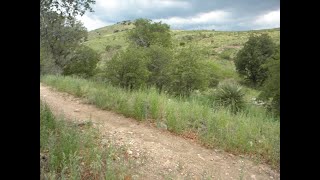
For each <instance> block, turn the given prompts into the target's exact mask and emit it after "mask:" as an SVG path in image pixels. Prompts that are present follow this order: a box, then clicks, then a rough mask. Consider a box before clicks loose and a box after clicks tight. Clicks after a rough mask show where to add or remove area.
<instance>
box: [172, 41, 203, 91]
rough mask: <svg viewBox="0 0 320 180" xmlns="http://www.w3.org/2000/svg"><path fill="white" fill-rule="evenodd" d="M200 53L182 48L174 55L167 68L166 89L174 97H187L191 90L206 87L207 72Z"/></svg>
mask: <svg viewBox="0 0 320 180" xmlns="http://www.w3.org/2000/svg"><path fill="white" fill-rule="evenodd" d="M207 70H208V69H207V68H206V64H205V61H203V59H202V56H201V53H200V51H199V50H198V49H197V48H195V47H189V48H183V49H182V50H181V51H180V52H178V53H177V54H176V55H175V58H174V61H173V63H172V64H171V65H170V67H169V68H168V71H169V72H168V73H169V79H168V85H167V87H168V89H169V91H170V92H171V93H173V94H176V95H189V94H190V92H192V91H193V90H202V89H205V88H206V87H208V83H209V82H208V72H207Z"/></svg>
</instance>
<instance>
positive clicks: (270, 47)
mask: <svg viewBox="0 0 320 180" xmlns="http://www.w3.org/2000/svg"><path fill="white" fill-rule="evenodd" d="M274 48H275V43H274V42H273V41H272V39H271V37H270V36H269V35H267V34H262V35H260V36H251V37H250V38H249V40H248V41H247V42H246V43H245V44H244V47H243V48H242V49H241V50H240V51H239V52H238V54H237V56H236V58H235V65H236V69H237V71H238V73H239V74H240V75H241V76H243V77H244V78H245V79H246V80H248V81H249V82H250V83H252V84H253V85H254V86H260V85H262V83H263V82H264V80H265V79H266V78H267V69H266V68H265V67H263V66H262V65H263V64H264V63H265V62H266V60H267V59H268V58H270V57H271V56H272V54H273V52H274Z"/></svg>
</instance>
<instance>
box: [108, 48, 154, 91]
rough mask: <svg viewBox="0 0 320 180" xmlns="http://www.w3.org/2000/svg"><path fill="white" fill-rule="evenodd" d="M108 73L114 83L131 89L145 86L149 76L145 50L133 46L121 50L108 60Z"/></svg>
mask: <svg viewBox="0 0 320 180" xmlns="http://www.w3.org/2000/svg"><path fill="white" fill-rule="evenodd" d="M106 75H107V78H108V79H109V81H110V82H111V83H112V84H113V85H120V86H121V87H124V88H129V89H134V88H139V87H141V86H145V85H146V82H147V79H148V76H149V71H148V68H147V55H146V52H145V50H144V49H143V48H139V47H133V46H131V47H128V48H127V49H126V50H124V51H121V52H119V53H118V54H116V55H115V56H114V57H112V59H111V60H110V61H108V62H107V64H106Z"/></svg>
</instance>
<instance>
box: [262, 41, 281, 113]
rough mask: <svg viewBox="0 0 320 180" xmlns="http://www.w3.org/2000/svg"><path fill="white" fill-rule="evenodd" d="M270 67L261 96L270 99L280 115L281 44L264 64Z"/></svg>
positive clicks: (272, 108) (275, 110)
mask: <svg viewBox="0 0 320 180" xmlns="http://www.w3.org/2000/svg"><path fill="white" fill-rule="evenodd" d="M264 66H265V68H267V69H268V76H267V79H266V81H265V82H264V84H263V86H262V92H261V94H260V95H259V98H261V99H263V100H270V101H271V104H270V107H271V110H272V111H273V112H275V114H277V115H280V46H278V47H277V48H276V50H275V53H274V54H273V55H272V57H271V58H269V59H268V60H267V62H266V64H265V65H264Z"/></svg>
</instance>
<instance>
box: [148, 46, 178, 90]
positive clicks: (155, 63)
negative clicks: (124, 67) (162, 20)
mask: <svg viewBox="0 0 320 180" xmlns="http://www.w3.org/2000/svg"><path fill="white" fill-rule="evenodd" d="M147 52H148V53H147V55H148V61H147V62H148V65H147V67H148V70H149V72H150V75H149V79H148V84H149V85H155V86H156V87H157V88H158V89H159V90H160V91H161V90H162V89H163V87H164V86H165V85H166V83H167V79H168V68H169V66H170V64H171V63H172V59H173V52H172V50H171V49H169V48H164V47H161V46H158V45H151V46H150V48H149V49H148V51H147Z"/></svg>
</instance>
